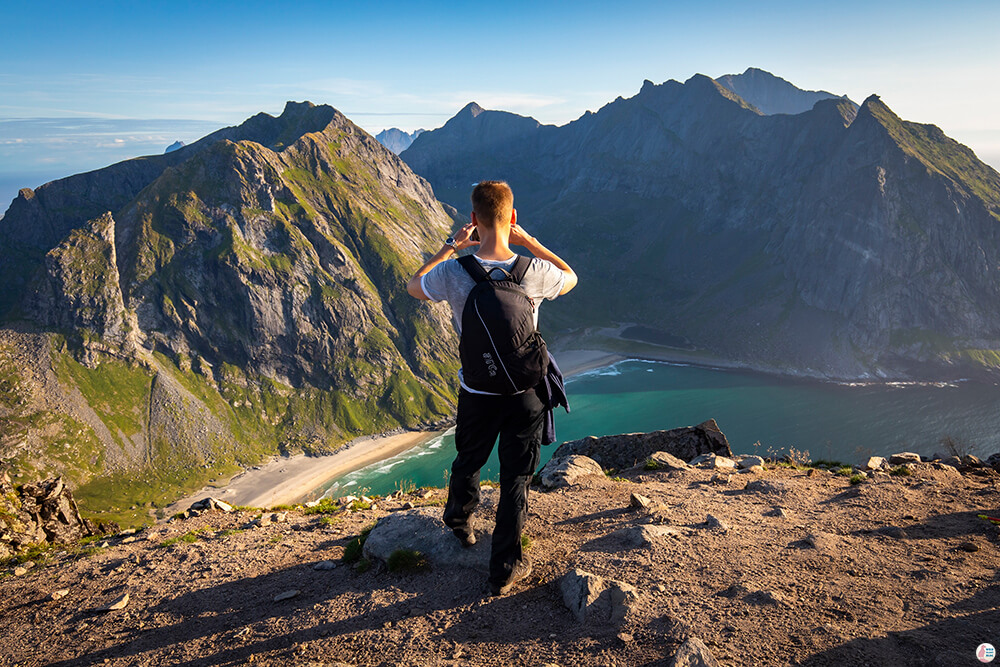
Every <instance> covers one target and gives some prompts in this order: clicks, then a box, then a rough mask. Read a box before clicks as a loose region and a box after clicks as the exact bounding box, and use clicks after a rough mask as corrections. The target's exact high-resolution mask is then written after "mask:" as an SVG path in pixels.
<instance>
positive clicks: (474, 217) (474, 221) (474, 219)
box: [472, 211, 479, 227]
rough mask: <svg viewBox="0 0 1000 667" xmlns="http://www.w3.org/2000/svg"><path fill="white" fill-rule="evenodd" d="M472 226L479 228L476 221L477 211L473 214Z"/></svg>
mask: <svg viewBox="0 0 1000 667" xmlns="http://www.w3.org/2000/svg"><path fill="white" fill-rule="evenodd" d="M472 224H473V225H475V226H476V227H478V226H479V221H478V220H476V212H475V211H473V212H472Z"/></svg>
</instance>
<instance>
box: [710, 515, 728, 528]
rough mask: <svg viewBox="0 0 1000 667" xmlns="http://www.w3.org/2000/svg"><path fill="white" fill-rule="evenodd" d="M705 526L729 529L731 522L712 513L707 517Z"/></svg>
mask: <svg viewBox="0 0 1000 667" xmlns="http://www.w3.org/2000/svg"><path fill="white" fill-rule="evenodd" d="M705 527H706V528H717V529H719V530H722V531H728V530H729V524H728V523H726V522H725V521H723V520H722V519H720V518H718V517H716V516H713V515H711V514H709V515H708V516H707V517H706V518H705Z"/></svg>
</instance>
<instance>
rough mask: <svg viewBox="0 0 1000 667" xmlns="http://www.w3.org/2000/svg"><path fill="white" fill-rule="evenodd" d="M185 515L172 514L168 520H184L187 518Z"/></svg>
mask: <svg viewBox="0 0 1000 667" xmlns="http://www.w3.org/2000/svg"><path fill="white" fill-rule="evenodd" d="M186 514H187V513H186V512H178V513H177V514H174V515H173V516H171V517H170V518H171V519H175V520H177V519H186V518H187V516H186Z"/></svg>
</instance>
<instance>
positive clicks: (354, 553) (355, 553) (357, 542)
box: [340, 524, 375, 563]
mask: <svg viewBox="0 0 1000 667" xmlns="http://www.w3.org/2000/svg"><path fill="white" fill-rule="evenodd" d="M374 527H375V524H371V525H370V526H368V527H366V528H365V529H364V530H362V531H361V534H360V535H358V536H357V537H355V538H354V539H352V540H351V541H350V542H348V543H347V544H346V545H345V546H344V555H343V556H342V557H341V558H340V560H342V561H344V562H345V563H356V562H358V561H359V560H361V550H362V548H363V547H364V546H365V541H366V540H367V539H368V535H369V533H371V532H372V528H374Z"/></svg>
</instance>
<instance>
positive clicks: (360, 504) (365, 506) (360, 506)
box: [348, 498, 372, 512]
mask: <svg viewBox="0 0 1000 667" xmlns="http://www.w3.org/2000/svg"><path fill="white" fill-rule="evenodd" d="M371 508H372V504H371V503H370V502H367V501H364V500H361V499H360V498H358V499H357V500H355V501H353V502H351V504H350V505H348V509H350V510H351V511H352V512H360V511H361V510H369V509H371Z"/></svg>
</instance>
